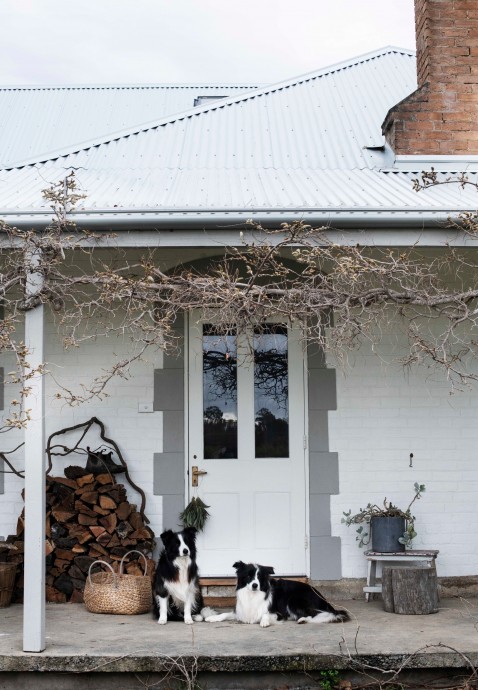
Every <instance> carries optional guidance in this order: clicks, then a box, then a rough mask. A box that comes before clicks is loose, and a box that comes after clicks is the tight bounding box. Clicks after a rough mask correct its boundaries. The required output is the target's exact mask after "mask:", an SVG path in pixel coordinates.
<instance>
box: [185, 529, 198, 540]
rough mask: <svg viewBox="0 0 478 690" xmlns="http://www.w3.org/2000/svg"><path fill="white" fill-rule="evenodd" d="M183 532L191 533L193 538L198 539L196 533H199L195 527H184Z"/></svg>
mask: <svg viewBox="0 0 478 690" xmlns="http://www.w3.org/2000/svg"><path fill="white" fill-rule="evenodd" d="M183 532H184V533H185V534H189V536H190V537H191V539H194V540H195V539H196V535H197V533H198V531H197V529H196V528H195V527H184V529H183Z"/></svg>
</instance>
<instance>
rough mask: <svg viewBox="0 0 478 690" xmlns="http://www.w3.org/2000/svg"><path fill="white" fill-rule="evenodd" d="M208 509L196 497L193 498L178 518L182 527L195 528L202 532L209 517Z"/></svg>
mask: <svg viewBox="0 0 478 690" xmlns="http://www.w3.org/2000/svg"><path fill="white" fill-rule="evenodd" d="M209 507H210V506H207V505H206V504H205V503H204V501H202V500H201V499H200V498H199V497H198V496H194V497H193V498H192V499H191V500H190V502H189V503H188V505H187V506H186V507H185V509H184V510H183V512H182V513H181V514H180V516H179V518H180V520H181V521H182V523H183V525H184V527H195V528H196V529H197V531H198V532H202V530H203V529H204V525H205V524H206V521H207V519H208V517H209V513H208V512H207V509H208V508H209Z"/></svg>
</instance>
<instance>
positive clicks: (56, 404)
mask: <svg viewBox="0 0 478 690" xmlns="http://www.w3.org/2000/svg"><path fill="white" fill-rule="evenodd" d="M51 329H52V326H51V325H50V326H49V330H50V335H49V336H47V339H46V353H47V359H48V362H49V364H48V368H49V370H50V371H51V373H52V375H53V377H54V378H55V380H57V381H60V382H61V383H62V384H63V385H64V386H66V387H68V388H71V389H73V390H79V387H80V386H81V384H82V383H85V384H86V383H87V382H88V377H89V374H90V373H92V372H95V371H96V372H98V371H99V370H101V368H103V369H104V368H106V367H107V366H108V362H109V361H110V360H111V351H114V352H115V353H116V354H117V355H120V354H121V352H122V351H125V350H126V348H127V347H128V346H129V345H130V343H129V341H128V340H127V339H124V340H119V339H109V340H102V341H98V342H96V343H90V344H86V345H82V346H81V347H80V348H79V349H75V350H72V351H69V352H66V353H65V352H63V351H62V348H61V346H60V344H59V343H58V342H57V340H56V339H55V338H53V337H52V335H51ZM53 361H54V362H55V364H53ZM3 363H4V362H3V361H2V364H3ZM12 364H13V362H10V368H8V366H9V363H8V362H5V370H6V371H10V369H11V368H12V367H11V365H12ZM159 366H162V354H161V353H160V352H158V353H157V354H154V353H151V354H150V355H149V359H148V361H146V362H141V363H138V364H135V365H134V367H133V368H132V373H133V374H134V376H133V377H132V378H131V379H130V380H124V379H122V378H117V379H115V380H114V381H113V382H112V383H111V384H110V386H109V388H108V393H109V396H110V397H108V398H106V399H105V400H104V401H103V402H100V403H99V402H90V403H86V404H84V405H80V406H78V407H75V408H71V407H69V406H68V405H66V404H65V403H64V402H62V401H60V400H56V401H52V397H53V395H52V394H53V393H54V391H55V390H56V386H55V382H54V380H53V377H48V378H47V382H46V401H47V419H46V434H47V437H48V435H49V434H51V433H53V432H54V431H58V430H59V429H61V428H64V427H67V426H71V425H74V424H78V423H81V422H84V421H87V420H88V419H90V417H93V416H96V417H98V418H99V419H101V421H103V422H104V424H105V426H106V432H107V435H108V436H109V437H111V438H113V439H114V440H115V441H116V442H117V443H118V445H119V447H120V449H121V450H122V452H123V455H124V458H125V460H126V462H127V463H128V467H129V470H130V474H131V477H132V479H133V481H134V482H135V483H136V484H138V485H139V486H140V487H141V488H142V489H143V490H144V491H145V493H146V498H147V502H146V515H147V516H148V518H149V519H150V520H151V523H150V526H151V528H152V529H153V531H154V532H155V533H156V534H159V533H160V530H161V528H162V499H161V497H160V496H155V495H154V494H153V453H155V452H160V451H161V450H162V413H161V412H153V413H139V412H138V404H139V403H151V405H152V403H153V381H154V376H153V372H154V369H155V368H158V367H159ZM13 394H14V391H13V390H11V389H10V388H9V387H8V386H7V390H6V393H5V404H6V405H7V404H8V400H9V399H11V397H12V395H13ZM118 400H119V401H120V404H119V407H118ZM5 412H8V409H7V408H6V410H5ZM19 438H20V435H19V434H18V433H17V432H15V433H14V434H13V435H11V437H10V436H9V438H8V444H7V436H3V437H2V443H3V444H4V445H8V447H12V446H13V445H15V444H16V443H17V442H18V439H19ZM59 438H61V437H59ZM64 438H66V437H64ZM99 442H100V439H99V437H98V436H97V435H96V434H92V435H90V436H89V437H87V438H86V439H85V441H84V444H85V445H91V446H92V447H96V446H97V445H98V444H99ZM16 458H17V463H18V465H19V466H20V467H21V468H23V456H22V453H21V452H20V453H17V455H16ZM85 460H86V459H84V460H83V461H79V460H78V459H71V460H68V461H67V462H66V463H65V461H60V460H56V461H55V464H54V467H53V474H55V472H56V473H58V474H61V473H62V469H61V468H63V467H64V466H65V464H69V465H70V464H79V465H81V464H84V462H85ZM125 486H126V490H127V492H128V500H129V501H131V502H132V503H137V505H138V508H139V506H140V504H141V497H140V495H139V494H137V493H136V492H135V491H134V490H133V488H132V487H130V486H129V484H128V482H126V481H125ZM22 488H23V481H22V480H20V479H18V478H17V477H15V476H12V475H8V474H7V475H6V476H5V494H4V495H3V496H0V536H1V535H3V536H5V535H6V534H9V533H14V531H15V529H16V523H17V517H18V515H19V514H20V511H21V509H22V507H23V501H22V498H21V495H20V492H21V490H22Z"/></svg>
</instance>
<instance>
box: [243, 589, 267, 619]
mask: <svg viewBox="0 0 478 690" xmlns="http://www.w3.org/2000/svg"><path fill="white" fill-rule="evenodd" d="M236 596H237V599H236V615H237V619H238V620H240V621H241V622H242V623H260V621H261V618H262V616H263V615H264V614H266V613H268V611H269V603H270V596H269V597H266V595H265V593H264V592H262V591H260V590H259V591H257V592H253V591H251V590H248V589H239V590H238V591H237V592H236Z"/></svg>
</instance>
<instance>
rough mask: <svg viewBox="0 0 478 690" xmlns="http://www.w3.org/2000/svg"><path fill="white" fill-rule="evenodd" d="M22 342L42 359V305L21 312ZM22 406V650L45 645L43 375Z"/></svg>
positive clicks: (33, 361)
mask: <svg viewBox="0 0 478 690" xmlns="http://www.w3.org/2000/svg"><path fill="white" fill-rule="evenodd" d="M25 343H26V345H27V347H28V348H29V350H30V351H31V354H29V355H28V362H29V364H30V366H31V367H32V369H34V368H36V367H38V366H39V365H41V364H43V362H44V307H43V305H40V306H38V307H35V309H32V310H31V311H27V312H26V314H25ZM29 387H30V390H29V393H28V395H27V396H26V398H25V409H27V410H31V412H30V416H31V419H30V421H29V422H28V425H27V427H26V429H25V561H24V582H25V585H24V605H23V651H24V652H42V651H43V650H44V649H45V646H46V644H45V504H46V496H45V469H46V467H45V409H44V407H45V405H44V377H43V376H41V375H40V376H35V377H34V378H32V379H31V381H30V382H29Z"/></svg>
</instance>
